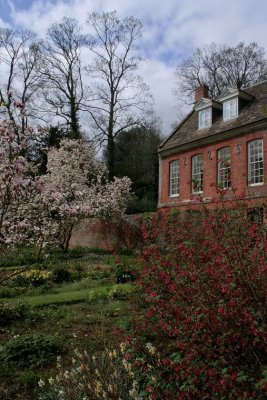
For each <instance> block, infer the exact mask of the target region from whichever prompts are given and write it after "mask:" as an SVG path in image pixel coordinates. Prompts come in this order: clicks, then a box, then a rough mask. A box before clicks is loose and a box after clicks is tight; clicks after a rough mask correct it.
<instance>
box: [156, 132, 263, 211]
mask: <svg viewBox="0 0 267 400" xmlns="http://www.w3.org/2000/svg"><path fill="white" fill-rule="evenodd" d="M255 139H263V146H264V171H265V174H266V173H267V131H266V130H262V131H258V132H252V133H249V134H246V135H242V136H239V137H235V138H231V139H228V140H224V141H220V142H217V143H214V144H210V145H207V146H206V147H199V148H195V149H193V150H190V151H186V152H183V153H176V154H174V155H170V156H167V157H165V158H162V159H161V160H160V165H161V167H160V181H159V182H160V183H159V185H160V188H159V208H162V207H179V208H181V209H184V210H186V209H195V208H198V207H199V200H198V195H195V194H192V186H191V173H192V172H191V159H192V157H193V156H195V155H197V154H200V153H202V155H203V193H202V195H201V196H202V198H203V199H204V200H205V201H206V202H207V205H208V207H210V208H214V207H216V200H218V193H217V190H216V183H217V151H218V149H220V148H222V147H226V146H229V147H230V154H231V185H232V187H233V188H235V192H236V195H237V196H238V197H239V196H240V197H244V194H245V195H246V198H250V199H252V200H251V202H252V204H257V203H260V202H261V201H262V198H267V184H266V183H265V184H263V185H260V186H252V187H248V182H247V143H248V142H249V141H251V140H255ZM173 160H178V163H179V179H180V183H179V196H178V197H170V195H169V163H170V162H171V161H173ZM248 189H249V190H248ZM225 193H226V194H225V198H227V199H229V201H230V200H232V199H233V198H234V196H233V191H232V190H231V189H228V190H226V191H225Z"/></svg>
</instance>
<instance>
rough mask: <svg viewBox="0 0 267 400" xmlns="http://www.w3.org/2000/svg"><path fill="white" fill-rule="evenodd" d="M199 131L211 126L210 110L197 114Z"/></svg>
mask: <svg viewBox="0 0 267 400" xmlns="http://www.w3.org/2000/svg"><path fill="white" fill-rule="evenodd" d="M198 122H199V129H201V128H208V127H209V126H211V108H210V107H209V108H206V109H205V110H201V111H199V114H198Z"/></svg>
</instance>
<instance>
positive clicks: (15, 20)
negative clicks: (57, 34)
mask: <svg viewBox="0 0 267 400" xmlns="http://www.w3.org/2000/svg"><path fill="white" fill-rule="evenodd" d="M112 10H117V12H118V14H119V16H120V17H121V18H123V17H125V16H131V15H132V16H134V17H136V18H139V19H140V20H141V21H142V23H143V25H144V28H145V32H144V35H143V38H142V40H141V41H140V43H139V45H140V51H141V53H142V56H143V57H144V59H145V60H146V62H145V63H144V64H143V66H142V71H141V72H142V75H143V77H144V79H145V81H146V83H147V84H148V85H149V86H150V89H151V92H152V94H153V95H154V99H155V111H156V113H157V115H158V116H159V117H161V119H162V120H163V132H164V133H165V134H167V133H169V131H170V129H171V128H170V127H171V125H172V124H173V123H174V122H175V121H177V120H178V119H179V110H178V109H177V106H175V98H174V95H173V89H174V88H175V75H174V71H175V67H176V66H177V65H178V64H179V63H181V61H182V60H183V59H184V58H185V57H187V56H188V55H190V53H191V52H192V51H193V50H194V49H195V48H196V47H197V46H201V45H203V44H206V43H210V42H217V43H226V44H229V45H236V44H237V43H238V42H240V41H245V42H246V43H250V42H253V41H255V42H257V43H258V44H259V45H260V46H262V47H263V48H264V49H265V51H266V53H267V40H266V38H267V23H266V15H267V1H266V0H0V27H24V28H28V29H31V30H33V31H35V32H36V33H37V34H38V35H40V36H43V35H44V34H45V31H46V29H47V28H48V27H49V25H50V24H51V23H52V22H54V21H56V20H60V19H61V18H62V17H64V16H66V17H73V18H76V19H77V20H79V21H80V22H81V23H84V22H85V20H86V16H87V13H88V12H92V11H98V12H101V11H112Z"/></svg>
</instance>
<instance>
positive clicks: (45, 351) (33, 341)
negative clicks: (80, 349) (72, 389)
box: [0, 334, 62, 368]
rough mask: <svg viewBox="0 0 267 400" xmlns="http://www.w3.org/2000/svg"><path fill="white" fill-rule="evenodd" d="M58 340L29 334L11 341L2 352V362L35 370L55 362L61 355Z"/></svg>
mask: <svg viewBox="0 0 267 400" xmlns="http://www.w3.org/2000/svg"><path fill="white" fill-rule="evenodd" d="M61 352H62V345H61V344H60V343H59V341H58V339H55V338H54V337H52V336H48V335H44V334H29V335H25V336H18V337H15V338H13V339H11V340H10V341H9V342H7V344H6V345H5V346H3V347H2V348H1V350H0V360H1V361H2V362H5V363H16V365H17V366H21V367H27V368H34V367H40V366H43V365H46V364H49V363H50V362H53V361H55V359H56V356H57V355H58V354H61Z"/></svg>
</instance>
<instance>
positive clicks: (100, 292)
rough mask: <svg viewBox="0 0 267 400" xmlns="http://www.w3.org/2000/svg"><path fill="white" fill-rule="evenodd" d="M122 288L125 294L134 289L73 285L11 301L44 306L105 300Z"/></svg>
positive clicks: (115, 286)
mask: <svg viewBox="0 0 267 400" xmlns="http://www.w3.org/2000/svg"><path fill="white" fill-rule="evenodd" d="M117 288H120V290H123V292H124V293H125V295H127V294H129V293H130V291H131V290H132V288H133V287H132V285H124V286H123V289H122V288H121V285H106V286H101V287H99V286H96V287H95V286H93V287H92V288H91V289H88V288H87V289H78V290H75V289H74V288H73V287H72V289H71V290H69V291H67V290H66V288H64V287H63V288H61V289H59V292H58V293H52V294H46V295H44V294H40V295H38V296H20V297H17V298H15V299H12V300H10V299H9V301H11V302H23V303H26V304H29V305H31V306H32V307H43V306H47V305H51V304H70V303H72V304H74V303H80V302H83V301H84V302H92V301H94V298H95V299H100V300H101V299H102V300H105V299H107V298H108V296H109V293H110V292H111V291H112V290H116V289H117Z"/></svg>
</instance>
